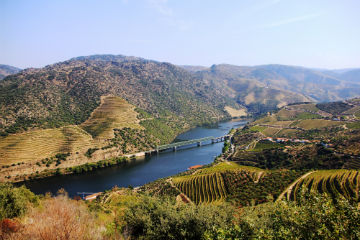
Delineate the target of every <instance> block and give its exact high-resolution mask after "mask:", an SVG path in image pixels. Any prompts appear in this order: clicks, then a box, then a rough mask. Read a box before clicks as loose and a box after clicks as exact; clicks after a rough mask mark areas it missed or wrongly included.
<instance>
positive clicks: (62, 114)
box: [0, 55, 237, 134]
mask: <svg viewBox="0 0 360 240" xmlns="http://www.w3.org/2000/svg"><path fill="white" fill-rule="evenodd" d="M105 95H114V96H119V97H121V98H123V99H125V100H126V101H128V102H129V103H130V104H132V105H134V106H136V107H138V108H140V109H142V110H144V111H145V112H147V113H149V114H151V115H152V116H153V117H155V118H158V117H170V116H172V117H175V118H177V119H179V120H181V121H182V122H185V123H186V124H187V125H188V126H195V125H197V124H204V123H210V122H214V121H218V120H220V119H224V118H226V117H228V116H229V115H228V114H227V113H226V112H225V111H224V107H225V106H226V105H229V106H233V107H235V108H236V107H237V104H236V103H235V101H234V100H232V99H230V98H229V97H226V96H224V95H223V94H222V93H221V92H220V91H219V90H217V89H216V88H213V87H212V86H211V85H209V84H204V82H203V81H202V80H201V79H199V78H196V77H195V76H193V75H192V74H190V73H188V72H187V71H185V70H183V69H182V68H179V67H177V66H174V65H172V64H169V63H161V62H155V61H149V60H144V59H140V58H135V57H125V56H113V55H98V56H90V57H79V58H74V59H71V60H69V61H65V62H61V63H57V64H53V65H49V66H46V67H44V68H40V69H26V70H24V71H22V72H20V73H18V74H15V75H11V76H8V77H7V78H5V79H4V80H3V81H2V82H1V83H0V109H1V111H0V112H1V113H0V131H2V132H3V134H4V133H5V134H6V133H14V132H19V131H22V130H26V129H27V128H29V127H58V126H62V125H67V124H80V123H82V122H84V121H85V120H86V119H87V118H89V116H90V114H91V112H93V110H94V109H95V108H96V107H98V106H99V104H100V97H101V96H105Z"/></svg>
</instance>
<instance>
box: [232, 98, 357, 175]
mask: <svg viewBox="0 0 360 240" xmlns="http://www.w3.org/2000/svg"><path fill="white" fill-rule="evenodd" d="M359 113H360V112H359V101H358V99H352V100H348V101H345V102H331V103H325V104H313V103H308V104H292V105H288V106H285V107H283V108H281V109H280V110H278V111H276V112H273V113H270V114H268V115H267V116H264V117H262V118H259V119H257V120H256V121H254V122H253V123H251V124H249V125H248V126H247V127H245V128H244V129H242V130H240V129H239V130H237V132H236V133H235V135H234V143H235V146H236V147H235V149H236V150H235V153H234V154H233V155H232V160H233V161H235V162H237V163H239V164H244V165H250V166H255V167H261V168H269V169H278V168H289V169H312V168H316V169H334V168H335V169H339V168H350V169H351V168H359V166H360V161H359V154H360V152H359V150H358V149H360V145H359V137H360V127H359V126H360V118H359Z"/></svg>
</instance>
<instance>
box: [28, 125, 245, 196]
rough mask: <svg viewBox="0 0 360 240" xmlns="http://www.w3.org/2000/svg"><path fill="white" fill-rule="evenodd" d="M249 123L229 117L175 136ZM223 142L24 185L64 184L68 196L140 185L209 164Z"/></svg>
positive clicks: (42, 188)
mask: <svg viewBox="0 0 360 240" xmlns="http://www.w3.org/2000/svg"><path fill="white" fill-rule="evenodd" d="M245 124H246V121H235V120H233V121H229V122H223V123H219V124H218V126H217V127H213V128H205V127H197V128H194V129H191V130H189V131H187V132H185V133H183V134H181V135H179V136H178V137H177V139H176V140H190V139H196V138H203V137H209V136H213V137H220V136H223V135H225V134H227V133H228V132H229V131H230V129H231V128H237V127H240V126H243V125H245ZM222 147H223V143H222V142H221V143H215V144H211V143H210V144H204V145H202V146H200V147H197V146H196V144H194V145H193V146H187V147H180V148H178V149H177V150H176V151H175V152H173V151H171V150H170V151H166V152H160V153H159V154H157V155H153V156H151V157H148V158H147V159H144V160H136V161H134V162H132V163H129V164H126V165H125V166H113V167H108V168H103V169H99V170H96V171H92V172H88V173H83V174H71V175H63V176H55V177H50V178H45V179H39V180H33V181H28V182H25V185H26V186H27V187H28V188H29V189H30V190H31V191H33V192H34V193H36V194H44V193H46V192H51V193H53V194H55V193H56V192H57V191H58V189H61V188H64V189H65V190H66V191H67V192H68V193H69V196H71V197H72V196H75V195H78V194H77V193H78V192H93V193H95V192H102V191H104V190H107V189H111V188H112V187H114V186H118V187H128V186H133V187H136V186H140V185H143V184H145V183H148V182H151V181H154V180H156V179H158V178H163V177H167V176H171V175H174V174H177V173H179V172H183V171H186V170H187V169H188V168H189V167H190V166H194V165H198V164H199V165H204V164H209V163H211V162H213V161H214V159H215V157H216V156H218V155H219V154H220V153H221V150H222Z"/></svg>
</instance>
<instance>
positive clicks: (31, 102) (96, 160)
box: [0, 55, 360, 236]
mask: <svg viewBox="0 0 360 240" xmlns="http://www.w3.org/2000/svg"><path fill="white" fill-rule="evenodd" d="M184 68H185V69H184ZM299 72H301V73H302V74H305V75H307V77H306V78H304V79H298V78H297V77H296V79H297V80H296V81H299V82H301V83H299V82H297V83H296V84H297V86H302V87H301V89H302V90H301V91H298V90H297V89H294V88H292V87H290V86H288V85H287V84H286V83H287V82H288V81H289V82H290V81H292V82H294V81H295V80H294V78H295V76H298V74H299ZM293 74H294V75H293ZM330 75H331V76H330ZM280 76H281V77H280ZM285 76H286V77H285ZM309 78H311V79H312V80H311V81H310V80H309ZM339 78H340V75H336V76H335V75H333V74H329V73H320V72H319V71H315V70H309V69H302V68H297V67H289V66H277V65H269V66H258V67H237V66H228V65H214V66H212V67H211V68H201V67H191V66H187V67H183V66H181V67H179V66H175V65H172V64H169V63H161V62H156V61H151V60H145V59H141V58H134V57H126V56H122V55H119V56H114V55H94V56H87V57H78V58H74V59H70V60H68V61H65V62H61V63H57V64H53V65H49V66H46V67H45V68H42V69H25V70H23V71H20V72H19V73H15V74H13V75H9V76H7V77H5V78H4V79H3V80H1V82H0V99H1V100H2V101H1V102H0V108H1V109H2V112H1V113H0V123H1V124H0V130H1V136H0V181H1V182H2V183H1V185H0V192H1V191H2V190H1V189H5V190H4V191H8V192H14V191H15V192H16V191H20V192H24V193H21V194H25V192H26V191H29V190H27V189H25V188H24V187H20V186H21V185H24V186H26V187H27V188H29V189H30V190H31V191H32V192H33V193H36V194H45V195H46V193H49V194H52V195H53V196H55V195H58V197H49V196H48V197H44V198H42V197H40V200H36V201H41V202H42V203H43V204H47V202H48V201H50V202H51V201H57V200H56V199H58V198H59V199H60V198H61V199H62V200H61V201H63V202H66V203H67V204H72V202H73V200H70V198H75V199H78V200H80V199H81V198H80V196H79V195H81V194H83V195H84V197H85V195H88V194H89V196H91V197H89V198H88V200H86V201H85V202H83V201H79V204H84V205H83V207H84V211H85V212H86V213H89V214H94V215H93V217H94V219H96V220H94V222H93V224H95V225H96V224H97V225H98V226H102V227H103V228H107V229H113V228H112V226H114V224H119V226H121V227H120V228H116V229H113V230H111V231H115V232H116V231H118V232H122V231H123V228H126V227H129V226H131V227H133V226H135V225H136V224H137V223H138V222H139V221H140V220H139V218H138V217H140V218H141V217H142V216H144V215H146V216H150V215H151V216H153V215H154V216H153V217H154V218H156V217H158V216H157V215H156V214H158V213H159V212H158V211H160V212H163V213H164V214H165V215H166V218H172V217H174V216H176V217H175V218H178V221H185V220H184V219H181V218H182V216H183V215H182V214H185V215H186V214H189V213H188V212H187V211H200V212H199V213H198V216H196V217H198V219H197V220H196V221H201V222H202V223H201V224H210V223H209V222H208V221H209V219H212V226H214V225H213V224H214V222H215V223H216V228H218V230H216V231H225V232H226V231H230V232H231V233H229V232H228V234H232V233H234V234H240V233H239V231H240V232H241V231H245V232H246V231H253V234H257V236H262V234H263V233H262V232H261V231H260V232H258V231H257V230H256V229H257V228H258V226H260V225H261V224H260V223H259V222H253V221H258V220H256V219H260V220H259V221H260V222H264V221H265V222H268V224H273V223H274V222H273V221H274V219H267V218H266V216H265V215H262V214H258V213H257V211H259V212H262V213H264V214H267V213H269V214H277V213H274V211H275V210H276V209H277V210H279V211H286V210H285V209H288V211H290V212H291V214H293V213H294V214H295V212H296V211H298V210H297V209H302V210H301V211H304V212H306V211H308V210H309V208H308V205H307V204H308V202H310V203H309V204H313V205H311V207H310V209H312V208H314V206H316V208H319V211H320V210H321V209H324V206H323V204H330V205H329V206H335V205H334V204H336V206H337V209H338V210H336V211H335V212H336V214H337V213H338V212H340V210H339V209H341V208H342V207H343V208H345V209H347V208H346V206H351V209H352V210H351V211H355V212H356V211H357V210H354V209H356V207H354V206H358V204H359V189H360V174H359V167H360V150H359V149H360V141H359V139H360V101H359V99H358V98H348V97H350V96H353V93H352V92H351V91H349V92H346V91H345V90H339V89H340V88H341V87H342V86H343V85H342V84H345V83H341V82H342V80H340V79H339ZM274 79H277V80H276V81H275V80H274ZM277 81H279V82H277ZM309 81H310V83H308V82H309ZM346 81H350V80H349V79H348V78H346ZM319 83H321V84H325V85H326V84H329V86H328V87H329V91H330V90H331V91H332V93H331V94H330V93H329V92H328V95H326V96H328V98H326V97H325V95H323V94H324V93H323V92H321V91H319V92H317V94H318V95H316V96H315V95H314V94H315V92H316V89H317V88H320V85H319ZM335 83H336V84H338V85H337V87H334V88H331V87H330V85H334V84H335ZM302 84H304V86H303V85H302ZM354 84H355V85H356V84H357V83H354ZM305 85H306V87H305ZM345 85H346V84H345ZM326 86H327V85H326ZM353 89H355V90H356V89H357V86H354V87H353ZM310 90H311V91H310ZM313 90H314V91H315V92H312V91H313ZM344 91H345V92H346V94H345V95H341V94H344ZM340 92H341V94H340ZM344 96H346V97H344ZM345 98H346V99H345ZM330 99H333V100H339V101H333V102H330V101H329V100H330ZM325 101H326V102H325ZM224 135H228V136H229V138H228V139H226V140H225V141H224V143H215V142H212V141H211V140H208V141H205V142H204V144H197V143H194V144H193V145H190V146H182V147H177V148H176V149H173V150H174V151H171V150H167V151H163V152H160V153H158V154H155V155H151V156H144V155H145V152H146V151H150V150H151V151H152V152H156V151H154V150H155V149H157V148H158V146H160V145H164V144H170V143H178V142H181V141H186V140H192V139H201V138H206V137H210V136H212V137H215V138H216V137H220V136H224ZM140 155H141V157H140V158H139V156H140ZM6 182H13V183H15V186H16V187H13V185H10V184H7V183H6ZM10 189H15V190H10ZM59 189H63V190H60V192H58V191H59ZM33 193H31V192H30V193H29V192H27V193H26V194H25V195H26V196H27V197H25V198H24V199H28V198H29V197H30V199H32V200H24V201H25V202H26V201H28V202H27V204H29V205H32V206H33V208H34V209H36V207H35V205H33V203H30V202H31V201H35V200H34V199H38V197H37V196H35V195H34V198H32V197H31V196H33V195H32V194H33ZM21 194H20V195H21ZM25 195H24V196H25ZM21 196H22V195H21ZM85 199H86V198H85ZM319 199H320V200H319ZM29 201H30V202H29ZM339 204H345V205H339ZM151 207H154V209H150V210H149V211H148V210H145V209H147V208H151ZM207 209H210V210H207ZM119 211H120V212H121V214H120V215H118V212H119ZM131 211H134V212H136V216H135V215H133V214H132V213H130V212H131ZM147 211H148V212H147ZM172 211H174V212H177V213H178V212H182V213H181V214H175V215H174V213H173V212H172ZM311 211H312V210H311ZM341 211H342V210H341ZM344 211H347V210H344ZM228 212H232V213H235V215H234V214H229V213H228ZM167 214H169V215H167ZM213 214H215V215H216V217H215V216H214V215H213ZM221 214H225V215H221ZM254 214H255V215H254ZM286 214H287V213H284V212H281V214H280V215H279V216H280V217H284V216H287V215H286ZM306 214H308V212H306ZM355 214H357V213H355ZM160 215H162V213H161V214H160ZM165 215H162V216H165ZM220 215H221V216H222V217H219V216H220ZM237 215H239V217H238V216H237ZM9 216H10V215H9ZM19 216H20V215H19ZM186 216H188V217H187V218H188V219H193V220H194V216H193V215H191V216H190V215H186ZM306 216H308V215H306ZM336 216H338V215H336ZM179 219H181V220H179ZM224 219H231V220H229V221H230V222H228V223H227V224H226V225H222V224H223V223H220V222H221V221H228V220H224ZM318 219H321V218H318ZM220 220H221V221H220ZM149 221H150V222H151V221H153V220H149ZM156 221H157V220H156ZM176 221H177V220H174V219H172V220H169V222H168V223H169V224H172V223H173V222H176ZM194 221H195V220H194ZM218 221H220V222H218ZM237 221H240V223H239V224H240V225H236V224H238V222H237ZM301 221H305V222H306V221H307V222H309V221H313V219H312V218H309V219H307V218H306V219H305V220H301ZM140 222H141V221H140ZM235 222H236V224H235ZM144 224H150V223H144ZM140 228H143V226H140ZM229 228H230V229H229ZM119 229H122V230H119ZM198 229H202V228H200V227H198ZM208 229H209V228H207V230H204V229H203V230H201V231H202V232H201V234H210V235H211V234H215V235H216V234H218V233H217V232H216V233H214V232H209V230H208ZM239 229H240V230H239ZM271 229H272V228H271ZM131 231H132V232H131ZM131 231H130V232H131V233H130V234H131V235H132V236H136V234H138V233H136V232H135V230H131ZM172 231H174V232H176V230H172ZM269 231H272V230H269ZM115 232H113V233H111V234H115ZM111 234H110V235H111ZM142 234H145V233H140V236H142ZM147 234H149V233H147ZM199 234H200V233H199ZM249 234H250V233H249ZM112 236H114V235H112Z"/></svg>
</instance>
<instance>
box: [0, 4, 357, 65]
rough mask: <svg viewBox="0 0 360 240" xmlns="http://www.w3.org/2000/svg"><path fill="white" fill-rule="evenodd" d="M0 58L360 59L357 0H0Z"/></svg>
mask: <svg viewBox="0 0 360 240" xmlns="http://www.w3.org/2000/svg"><path fill="white" fill-rule="evenodd" d="M0 29H1V30H0V31H1V33H0V63H2V64H8V65H13V66H16V67H21V68H27V67H42V66H45V65H48V64H52V63H55V62H59V61H64V60H67V59H69V58H72V57H77V56H83V55H91V54H124V55H131V56H139V57H144V58H148V59H154V60H159V61H167V62H171V63H174V64H188V65H205V66H210V65H212V64H219V63H229V64H235V65H259V64H269V63H278V64H288V65H301V66H306V67H318V68H349V67H360V1H359V0H231V1H230V0H206V1H205V0H102V1H100V0H43V1H42V0H0Z"/></svg>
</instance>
